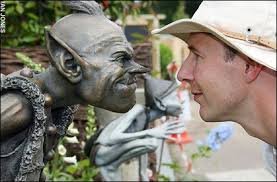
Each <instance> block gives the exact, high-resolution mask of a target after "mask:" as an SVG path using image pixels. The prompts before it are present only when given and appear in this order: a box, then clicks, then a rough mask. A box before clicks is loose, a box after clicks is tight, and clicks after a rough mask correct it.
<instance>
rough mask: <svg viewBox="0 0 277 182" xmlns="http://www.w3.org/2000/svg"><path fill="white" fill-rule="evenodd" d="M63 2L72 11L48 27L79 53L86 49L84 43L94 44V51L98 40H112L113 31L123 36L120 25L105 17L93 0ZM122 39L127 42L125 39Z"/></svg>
mask: <svg viewBox="0 0 277 182" xmlns="http://www.w3.org/2000/svg"><path fill="white" fill-rule="evenodd" d="M63 3H64V4H65V5H66V6H68V7H69V8H70V9H72V10H73V12H74V13H73V14H70V15H67V16H65V17H63V18H61V19H60V20H59V21H58V22H56V23H55V24H54V25H53V26H52V27H51V28H50V31H51V32H52V33H53V34H55V35H56V36H57V37H58V38H59V39H61V40H62V41H64V42H65V43H66V44H67V45H68V46H69V47H71V48H73V49H74V50H75V51H77V52H79V53H81V52H83V51H86V50H85V47H86V46H85V47H84V45H85V44H86V43H88V42H93V44H94V46H96V47H95V49H94V51H97V45H98V44H99V43H100V42H105V40H109V41H112V35H113V33H116V34H120V35H121V36H122V37H124V34H123V31H122V29H121V27H119V26H117V25H116V24H115V23H113V22H112V21H110V20H109V19H108V18H106V17H105V15H104V13H103V11H102V8H101V6H100V5H99V4H98V3H96V2H95V1H64V2H63ZM124 38H125V37H124ZM124 41H126V42H127V40H124ZM89 46H90V47H92V46H93V45H89ZM102 46H103V45H102ZM104 46H105V45H104ZM91 49H93V48H91Z"/></svg>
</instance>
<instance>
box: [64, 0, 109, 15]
mask: <svg viewBox="0 0 277 182" xmlns="http://www.w3.org/2000/svg"><path fill="white" fill-rule="evenodd" d="M63 4H64V5H66V6H68V7H69V8H70V9H72V10H73V11H76V12H77V13H87V14H89V15H94V16H98V15H101V16H104V13H103V11H102V8H101V6H100V5H99V4H98V3H97V2H95V1H63Z"/></svg>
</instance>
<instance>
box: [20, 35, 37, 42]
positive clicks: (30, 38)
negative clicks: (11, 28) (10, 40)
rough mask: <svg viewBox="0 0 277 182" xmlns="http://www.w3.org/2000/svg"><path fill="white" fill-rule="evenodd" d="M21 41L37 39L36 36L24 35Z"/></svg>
mask: <svg viewBox="0 0 277 182" xmlns="http://www.w3.org/2000/svg"><path fill="white" fill-rule="evenodd" d="M21 40H22V41H23V42H27V43H29V42H33V41H35V40H37V37H34V36H25V37H23V38H22V39H21Z"/></svg>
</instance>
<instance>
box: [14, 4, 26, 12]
mask: <svg viewBox="0 0 277 182" xmlns="http://www.w3.org/2000/svg"><path fill="white" fill-rule="evenodd" d="M15 10H16V11H17V12H18V13H19V14H22V13H23V12H24V9H23V7H22V5H21V4H20V3H17V4H16V6H15Z"/></svg>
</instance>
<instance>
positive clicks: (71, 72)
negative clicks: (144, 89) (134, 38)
mask: <svg viewBox="0 0 277 182" xmlns="http://www.w3.org/2000/svg"><path fill="white" fill-rule="evenodd" d="M64 3H65V4H67V5H68V6H69V7H70V8H71V9H73V10H75V12H74V13H73V14H70V15H68V16H65V17H63V18H62V19H60V20H59V21H58V22H56V23H55V24H54V25H53V26H52V27H50V28H47V29H45V38H46V46H47V51H48V54H49V56H50V59H51V65H50V66H49V67H48V68H47V70H46V71H45V72H42V73H34V72H32V71H30V70H28V69H23V70H21V71H18V72H15V73H12V74H10V75H7V76H5V75H3V74H1V181H14V180H16V181H38V180H42V181H43V180H45V177H44V175H43V168H44V166H45V165H46V163H47V161H49V160H51V158H53V154H54V149H55V147H56V145H57V143H58V140H59V139H60V138H62V137H63V136H64V135H65V134H66V130H67V127H68V126H69V124H70V123H71V122H72V119H73V118H72V115H73V113H74V112H75V111H76V109H77V104H91V105H93V106H97V107H100V108H104V109H107V110H110V111H114V112H127V111H128V110H130V109H131V108H132V107H133V106H134V105H135V89H136V80H135V75H136V74H140V73H145V72H146V71H147V70H146V68H144V67H142V66H140V65H138V64H136V63H135V62H134V61H133V60H132V54H133V50H132V47H131V46H130V44H129V43H128V42H127V40H126V37H125V36H124V34H123V32H122V29H121V28H120V27H119V26H117V25H116V24H115V23H113V22H111V21H110V20H108V19H107V18H106V17H105V16H104V14H103V11H102V9H101V7H100V6H99V5H98V4H97V3H96V2H94V1H64Z"/></svg>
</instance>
